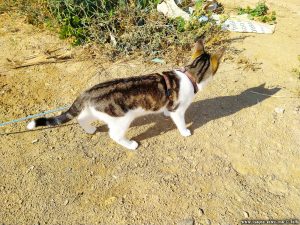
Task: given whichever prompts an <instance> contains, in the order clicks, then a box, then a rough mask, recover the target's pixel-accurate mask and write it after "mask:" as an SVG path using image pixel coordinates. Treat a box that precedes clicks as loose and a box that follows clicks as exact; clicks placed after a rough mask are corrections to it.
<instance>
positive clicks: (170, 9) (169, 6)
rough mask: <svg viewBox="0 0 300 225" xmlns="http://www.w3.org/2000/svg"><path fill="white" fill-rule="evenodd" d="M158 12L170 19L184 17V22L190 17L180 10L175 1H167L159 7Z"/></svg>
mask: <svg viewBox="0 0 300 225" xmlns="http://www.w3.org/2000/svg"><path fill="white" fill-rule="evenodd" d="M157 11H158V12H161V13H163V14H164V15H165V16H167V17H169V18H176V17H182V18H183V19H184V20H189V19H190V15H189V14H188V13H187V12H185V11H183V10H182V9H180V8H179V7H178V6H177V5H176V3H175V2H174V0H165V1H163V2H162V3H160V4H158V5H157Z"/></svg>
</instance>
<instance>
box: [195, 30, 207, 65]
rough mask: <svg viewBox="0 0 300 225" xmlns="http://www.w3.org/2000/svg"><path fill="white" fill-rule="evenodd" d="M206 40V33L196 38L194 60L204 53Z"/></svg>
mask: <svg viewBox="0 0 300 225" xmlns="http://www.w3.org/2000/svg"><path fill="white" fill-rule="evenodd" d="M204 42H205V37H204V35H202V36H200V37H196V38H195V40H194V49H193V54H192V60H194V59H196V58H197V57H198V56H200V55H202V54H203V53H204Z"/></svg>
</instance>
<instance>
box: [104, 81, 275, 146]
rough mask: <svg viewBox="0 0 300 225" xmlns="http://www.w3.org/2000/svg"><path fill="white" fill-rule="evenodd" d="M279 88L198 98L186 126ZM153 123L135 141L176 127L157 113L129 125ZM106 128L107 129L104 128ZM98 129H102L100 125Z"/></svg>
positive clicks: (198, 124)
mask: <svg viewBox="0 0 300 225" xmlns="http://www.w3.org/2000/svg"><path fill="white" fill-rule="evenodd" d="M279 90H280V88H271V89H268V88H265V84H262V85H259V86H257V87H252V88H249V89H247V90H245V91H243V92H242V93H240V94H238V95H231V96H222V97H216V98H211V99H205V100H200V101H197V102H194V103H192V104H191V106H190V107H189V108H188V110H187V112H186V114H185V116H186V122H187V124H190V125H189V126H188V128H189V129H190V130H191V131H192V133H193V132H194V131H195V130H196V129H198V128H199V127H201V126H203V125H204V124H206V123H208V122H209V121H211V120H215V119H219V118H222V117H225V116H229V115H232V114H234V113H236V112H238V111H240V110H241V109H244V108H248V107H251V106H253V105H256V104H258V103H260V102H262V101H264V100H265V99H267V98H269V97H271V96H272V95H274V94H275V93H277V92H278V91H279ZM153 122H154V123H155V124H154V125H152V126H150V127H149V128H148V129H147V130H146V131H145V132H143V133H141V134H139V135H137V136H135V137H133V139H134V140H136V141H142V140H145V139H148V138H151V137H155V136H157V135H160V134H162V133H166V132H169V131H170V130H173V129H177V128H176V126H175V125H174V123H173V122H172V120H171V119H170V118H167V117H165V116H163V115H162V114H159V115H150V116H146V117H141V118H138V119H137V120H135V121H134V122H133V124H132V125H131V127H135V126H142V125H145V124H149V123H153ZM105 130H107V129H105ZM100 131H103V127H101V129H100Z"/></svg>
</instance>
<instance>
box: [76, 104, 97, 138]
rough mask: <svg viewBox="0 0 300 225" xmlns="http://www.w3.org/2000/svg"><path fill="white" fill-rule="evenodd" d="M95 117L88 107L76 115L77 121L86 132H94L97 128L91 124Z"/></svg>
mask: <svg viewBox="0 0 300 225" xmlns="http://www.w3.org/2000/svg"><path fill="white" fill-rule="evenodd" d="M95 119H96V118H95V117H94V116H93V114H92V113H91V111H90V110H89V109H84V110H83V111H82V112H81V113H80V114H79V116H78V118H77V121H78V123H79V125H80V126H81V127H82V128H83V129H84V130H85V132H86V133H88V134H94V133H95V132H96V130H97V128H96V127H94V126H92V125H91V122H93V121H94V120H95Z"/></svg>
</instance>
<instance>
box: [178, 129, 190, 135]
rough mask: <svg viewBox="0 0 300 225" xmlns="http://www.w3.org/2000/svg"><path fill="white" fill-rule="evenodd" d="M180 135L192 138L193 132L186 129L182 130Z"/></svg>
mask: <svg viewBox="0 0 300 225" xmlns="http://www.w3.org/2000/svg"><path fill="white" fill-rule="evenodd" d="M180 134H181V135H182V136H183V137H188V136H191V134H192V133H191V131H190V130H189V129H185V130H182V131H180Z"/></svg>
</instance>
